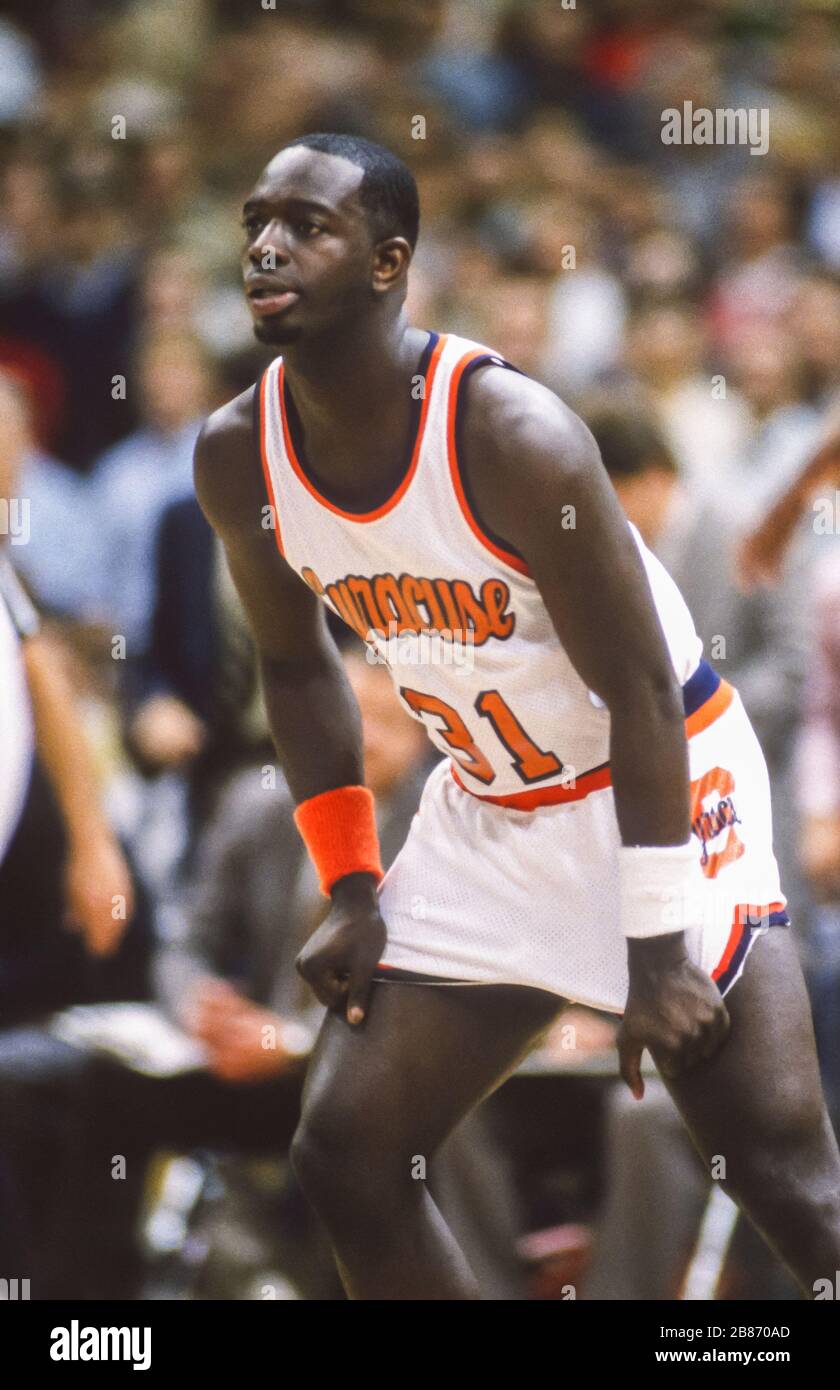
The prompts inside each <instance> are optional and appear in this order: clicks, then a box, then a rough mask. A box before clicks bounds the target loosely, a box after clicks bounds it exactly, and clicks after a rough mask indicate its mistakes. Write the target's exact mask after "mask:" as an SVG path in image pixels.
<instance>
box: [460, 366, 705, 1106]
mask: <svg viewBox="0 0 840 1390" xmlns="http://www.w3.org/2000/svg"><path fill="white" fill-rule="evenodd" d="M467 401H468V403H467V410H466V419H465V425H464V454H465V457H464V466H465V467H466V468H467V470H468V474H469V478H470V482H471V486H472V489H473V492H474V494H475V497H476V500H477V503H478V506H479V510H480V513H481V515H482V516H483V518H484V519H485V520H486V522H487V523H488V524H489V525H490V526H491V527H492V528H493V529H494V530H495V531H496V532H497V533H498V534H499V535H501V536H503V537H504V538H505V539H506V540H507V541H509V542H512V543H513V545H514V546H515V547H516V548H517V550H519V551H520V552H521V554H522V555H523V556H524V558H525V560H526V561H527V563H528V565H529V568H530V571H531V574H532V576H533V578H534V581H535V583H536V584H537V587H538V588H539V590H540V593H541V595H542V598H543V601H544V602H545V605H546V608H547V610H548V613H549V615H550V617H551V620H552V623H553V625H554V627H555V629H556V631H557V635H558V637H559V639H560V641H561V642H562V644H563V647H564V648H565V650H566V652H567V653H568V656H569V659H570V660H571V661H572V663H573V665H574V666H575V669H576V670H577V672H578V674H579V675H580V676H581V679H582V680H584V681H585V683H586V685H587V686H588V688H589V689H590V690H592V691H593V692H594V693H595V694H596V695H597V696H599V697H600V698H601V699H602V700H603V701H604V703H605V705H606V706H607V708H608V709H609V711H610V763H611V768H612V782H613V790H614V795H615V807H616V815H617V819H618V824H619V830H620V833H621V837H622V841H623V843H624V844H625V845H678V844H684V843H685V842H686V841H687V839H688V837H689V832H690V821H689V772H688V752H687V742H686V734H685V723H684V710H683V703H682V697H681V691H680V686H679V684H678V681H677V679H676V676H675V673H674V669H673V665H672V662H671V659H670V656H669V653H668V648H667V645H666V642H665V637H664V634H663V632H662V628H661V625H660V622H659V619H658V617H657V614H656V609H655V606H654V603H653V599H652V596H651V593H650V588H649V585H648V580H647V576H646V574H645V570H644V566H643V563H642V560H641V557H640V555H639V552H638V549H637V547H636V544H635V542H634V540H633V536H632V534H631V532H630V530H629V527H628V525H627V522H626V520H625V517H624V514H623V512H622V511H621V508H620V506H619V503H618V500H617V499H616V497H615V493H614V491H613V488H612V485H611V483H610V481H609V478H608V476H607V473H606V471H605V469H604V467H603V465H602V463H601V460H600V456H599V454H598V449H597V446H596V444H595V441H594V439H593V438H592V436H591V434H590V433H589V431H588V430H587V429H586V427H585V425H584V424H583V423H582V421H581V420H580V419H579V418H578V417H577V416H575V415H574V414H573V412H572V411H570V410H569V409H568V408H567V407H566V406H564V405H563V403H562V402H561V401H559V400H558V399H557V397H556V396H554V395H553V393H552V392H550V391H548V390H546V389H545V388H544V387H542V386H540V385H539V384H538V383H536V382H533V381H531V380H529V379H527V378H523V377H521V376H518V375H515V374H513V373H511V372H509V371H507V370H505V369H503V368H497V367H492V366H490V367H486V368H483V369H482V370H480V371H479V372H478V373H477V374H476V377H475V379H474V380H473V381H472V382H471V383H470V388H469V394H468V398H467ZM570 506H571V507H573V508H574V512H573V513H570V512H569V511H568V510H565V511H564V509H568V508H569V507H570ZM569 517H573V518H574V525H573V526H572V527H569V524H568V518H569ZM564 518H566V524H565V525H563V524H561V523H562V521H563V519H564ZM628 953H629V975H630V993H629V997H628V1000H627V1007H626V1011H625V1014H624V1020H623V1023H622V1028H621V1032H620V1034H619V1052H620V1056H621V1067H622V1076H623V1077H624V1080H625V1081H626V1082H627V1084H628V1085H629V1086H630V1087H631V1089H632V1090H633V1092H634V1094H637V1095H641V1094H642V1092H643V1086H642V1081H641V1075H640V1060H641V1054H642V1050H643V1048H644V1047H649V1048H650V1049H651V1051H652V1052H653V1054H654V1055H655V1057H656V1059H657V1062H658V1063H659V1064H660V1065H661V1067H662V1069H663V1071H664V1072H665V1074H666V1075H678V1074H679V1073H680V1072H682V1071H683V1070H685V1069H686V1068H688V1067H690V1066H692V1065H693V1064H694V1063H695V1062H697V1061H699V1060H700V1059H701V1058H704V1057H708V1056H710V1055H711V1054H712V1053H713V1052H714V1051H715V1050H716V1049H717V1048H718V1046H719V1045H720V1043H721V1042H722V1041H723V1038H724V1037H725V1035H726V1031H727V1028H728V1015H727V1011H726V1008H725V1005H724V1004H723V1001H722V999H721V998H720V995H719V993H718V991H717V989H716V988H715V986H714V984H713V982H712V981H711V980H710V979H709V977H708V975H706V974H705V973H704V972H703V971H701V970H700V969H698V968H697V967H696V966H695V965H693V964H692V963H691V961H690V960H689V959H688V955H687V953H686V949H685V942H684V933H683V932H673V933H669V934H666V935H661V936H655V937H650V938H647V939H631V940H629V941H628Z"/></svg>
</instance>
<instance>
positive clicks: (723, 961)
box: [712, 903, 784, 980]
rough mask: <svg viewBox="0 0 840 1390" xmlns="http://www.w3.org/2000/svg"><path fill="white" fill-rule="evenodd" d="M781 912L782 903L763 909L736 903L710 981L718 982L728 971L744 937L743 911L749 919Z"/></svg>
mask: <svg viewBox="0 0 840 1390" xmlns="http://www.w3.org/2000/svg"><path fill="white" fill-rule="evenodd" d="M783 910H784V903H767V904H766V905H765V906H764V907H756V906H753V905H752V904H751V903H738V905H737V906H736V908H735V916H734V917H733V919H732V928H731V930H730V932H729V937H728V939H727V942H726V946H725V947H724V951H723V955H722V956H721V958H720V960H719V961H718V963H717V965H716V966H715V968H714V970H713V971H712V979H713V980H719V979H720V977H721V975H724V974H725V973H726V971H727V970H728V969H729V966H730V964H731V961H732V957H733V956H734V954H735V952H736V951H737V949H738V946H739V944H740V941H741V938H742V937H743V935H744V930H745V928H746V927H747V925H748V924H747V921H746V919H745V917H744V916H743V913H744V911H746V912H747V914H748V915H749V916H750V917H759V918H760V917H764V918H766V917H769V916H770V913H771V912H782V911H783Z"/></svg>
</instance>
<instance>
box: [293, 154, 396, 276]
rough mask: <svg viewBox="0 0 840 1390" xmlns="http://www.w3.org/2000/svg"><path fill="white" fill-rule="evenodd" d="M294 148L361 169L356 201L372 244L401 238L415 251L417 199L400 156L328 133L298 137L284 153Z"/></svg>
mask: <svg viewBox="0 0 840 1390" xmlns="http://www.w3.org/2000/svg"><path fill="white" fill-rule="evenodd" d="M295 145H305V146H306V147H307V149H310V150H320V151H321V152H322V154H336V155H340V156H341V158H342V159H349V160H350V162H351V164H357V165H358V166H359V168H360V169H363V170H364V177H363V178H362V182H361V184H360V185H359V199H360V201H361V204H362V207H363V208H364V209H365V212H366V213H367V218H368V223H369V225H370V229H371V233H372V235H373V237H374V240H375V241H382V240H383V239H384V238H385V237H389V236H402V237H405V239H406V241H407V242H408V244H409V246H410V247H411V249H412V251H413V250H414V248H415V246H416V245H417V235H418V232H419V230H420V199H419V197H418V194H417V184H416V183H415V181H414V175H413V174H412V172H411V170H410V169H409V167H408V165H407V164H405V163H404V162H403V160H401V159H400V158H399V155H396V154H393V153H392V152H391V150H386V148H385V146H384V145H377V144H376V143H375V142H374V141H373V140H366V139H365V138H364V136H362V135H337V134H332V133H330V132H327V131H318V132H316V133H315V134H314V135H300V136H298V138H297V139H296V140H290V141H289V143H288V144H287V145H284V146H283V149H284V150H289V149H293V148H294V147H295Z"/></svg>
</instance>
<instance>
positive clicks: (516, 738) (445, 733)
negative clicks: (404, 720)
mask: <svg viewBox="0 0 840 1390" xmlns="http://www.w3.org/2000/svg"><path fill="white" fill-rule="evenodd" d="M400 694H401V695H402V697H403V699H404V700H405V702H406V704H408V705H409V706H410V707H411V709H413V710H414V712H415V714H419V715H421V716H422V715H427V714H428V715H434V716H435V717H436V718H437V719H441V720H443V725H442V727H441V726H436V732H437V733H439V734H441V735H442V737H443V738H444V739H445V741H446V743H447V744H448V746H449V747H450V748H451V749H452V756H453V761H454V762H456V763H457V764H458V766H459V767H460V768H462V769H463V771H464V772H468V773H469V774H470V776H471V777H477V778H478V780H479V781H480V782H483V783H484V784H485V786H489V785H490V783H491V782H493V781H495V778H496V774H495V772H494V771H493V768H492V767H491V765H490V763H489V762H488V760H487V758H486V757H485V756H484V754H483V753H482V751H481V749H480V748H479V747H478V745H477V743H476V742H475V740H474V739H473V737H472V735H471V734H470V731H469V729H468V728H467V726H466V724H465V723H464V721H463V719H462V718H461V716H460V714H459V713H458V711H457V710H456V709H453V708H452V706H451V705H447V704H446V702H445V701H444V700H439V699H438V697H437V696H436V695H426V694H424V692H423V691H422V690H409V689H408V688H407V687H406V686H401V687H400ZM475 709H476V710H477V711H478V713H479V714H480V715H481V716H482V718H484V719H489V721H490V723H491V724H492V725H493V730H494V732H495V734H496V736H497V738H498V739H499V740H500V741H501V742H502V743H503V744H504V746H505V748H506V749H507V751H508V752H509V753H510V754H511V760H512V766H513V768H514V770H515V771H516V774H517V776H518V777H520V778H521V780H522V781H523V782H540V781H542V779H543V778H544V777H552V776H553V775H554V774H555V773H557V772H562V770H563V764H562V763H561V761H560V759H559V758H556V757H555V756H554V754H553V753H544V752H543V750H542V749H541V748H538V747H537V745H536V744H535V743H534V741H533V739H531V738H529V737H528V735H527V734H526V732H525V730H524V729H523V727H522V725H521V724H520V722H519V720H518V719H517V718H516V715H515V714H514V713H513V710H512V709H511V708H510V706H509V705H507V704H505V701H504V700H503V699H502V697H501V695H500V694H499V692H498V690H482V691H481V693H480V694H479V695H477V696H476V700H475ZM458 753H461V754H463V755H464V756H463V757H460V758H459V757H457V756H456V754H458Z"/></svg>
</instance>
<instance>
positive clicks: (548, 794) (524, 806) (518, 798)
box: [449, 762, 610, 811]
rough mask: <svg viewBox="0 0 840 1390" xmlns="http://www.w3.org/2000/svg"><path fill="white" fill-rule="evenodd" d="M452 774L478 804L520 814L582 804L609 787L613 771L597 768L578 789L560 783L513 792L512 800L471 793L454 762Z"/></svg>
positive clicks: (579, 778) (587, 775)
mask: <svg viewBox="0 0 840 1390" xmlns="http://www.w3.org/2000/svg"><path fill="white" fill-rule="evenodd" d="M449 770H450V772H451V773H452V776H453V777H454V778H455V781H456V782H457V783H458V786H459V787H460V788H461V790H462V791H465V792H467V793H468V794H469V795H470V796H474V797H475V798H476V800H477V801H492V803H493V805H494V806H513V807H515V809H516V810H517V811H535V810H536V809H537V807H538V806H557V805H559V804H560V803H561V802H566V801H582V800H583V798H584V797H585V796H588V795H589V793H590V792H594V791H600V789H601V788H602V787H608V786H609V785H610V768H609V764H608V763H605V764H604V766H603V767H595V768H593V769H592V771H591V772H585V773H584V774H583V776H582V777H578V779H577V781H576V783H575V785H574V786H573V787H572V786H565V785H564V784H563V783H562V782H558V783H557V784H556V785H555V786H553V787H542V788H540V787H534V789H533V790H532V791H529V792H511V794H510V795H509V796H484V795H483V793H480V792H474V791H471V790H470V788H469V787H465V786H464V784H463V782H462V781H461V779H460V777H459V776H458V769H457V767H456V766H455V764H454V762H450V764H449Z"/></svg>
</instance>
